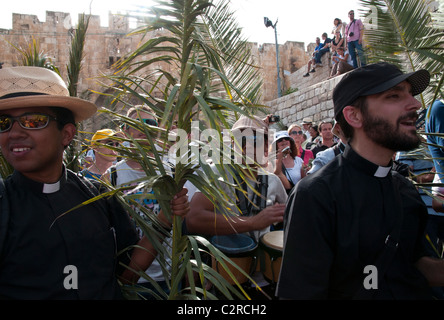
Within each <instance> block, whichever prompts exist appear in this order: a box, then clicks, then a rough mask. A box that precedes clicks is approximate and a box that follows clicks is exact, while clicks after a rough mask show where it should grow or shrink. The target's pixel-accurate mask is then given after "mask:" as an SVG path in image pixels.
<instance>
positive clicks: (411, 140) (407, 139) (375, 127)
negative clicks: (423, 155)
mask: <svg viewBox="0 0 444 320" xmlns="http://www.w3.org/2000/svg"><path fill="white" fill-rule="evenodd" d="M412 117H414V118H415V119H416V118H417V113H416V112H414V111H412V112H410V113H408V114H407V115H405V116H403V117H401V118H399V119H398V121H397V122H396V126H393V125H391V124H390V123H389V122H387V121H386V120H385V119H382V118H378V117H372V116H370V115H369V114H368V113H367V114H365V115H364V121H363V129H364V132H365V133H366V134H367V136H368V137H369V138H370V139H371V140H373V141H374V142H376V143H377V144H379V145H380V146H382V147H385V148H387V149H389V150H393V151H410V150H413V149H416V148H417V147H419V145H420V144H421V140H420V138H419V136H418V134H417V132H416V130H415V131H414V132H413V130H412V132H411V133H412V134H403V133H400V132H399V126H400V123H401V122H402V121H403V120H404V119H408V118H412Z"/></svg>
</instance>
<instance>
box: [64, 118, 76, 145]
mask: <svg viewBox="0 0 444 320" xmlns="http://www.w3.org/2000/svg"><path fill="white" fill-rule="evenodd" d="M76 132H77V128H76V126H75V125H74V124H72V123H68V124H66V125H65V126H64V127H63V129H62V132H61V133H62V143H63V146H64V148H66V147H67V146H69V144H70V143H71V141H72V140H73V139H74V136H75V135H76Z"/></svg>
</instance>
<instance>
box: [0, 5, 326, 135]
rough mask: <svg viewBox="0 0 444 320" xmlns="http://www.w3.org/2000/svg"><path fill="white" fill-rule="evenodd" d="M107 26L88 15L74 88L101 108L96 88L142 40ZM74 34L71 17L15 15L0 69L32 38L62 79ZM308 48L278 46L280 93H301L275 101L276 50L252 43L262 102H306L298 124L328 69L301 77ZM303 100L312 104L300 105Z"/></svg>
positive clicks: (1, 34) (2, 37) (124, 21)
mask: <svg viewBox="0 0 444 320" xmlns="http://www.w3.org/2000/svg"><path fill="white" fill-rule="evenodd" d="M108 25H109V26H108V27H102V26H101V24H100V17H99V16H91V18H90V23H89V27H88V32H87V36H86V41H85V55H84V60H83V69H82V72H81V77H80V82H79V84H78V95H79V96H81V97H87V98H88V99H89V100H91V101H93V102H94V103H96V105H98V106H99V107H101V106H103V103H104V98H103V96H100V95H98V94H96V93H94V92H104V91H105V88H104V87H103V86H102V85H101V84H100V82H102V81H103V78H102V76H103V75H109V74H112V73H113V72H114V71H115V70H114V69H113V63H114V62H116V61H117V60H119V59H120V58H121V57H123V56H124V55H125V54H127V53H129V52H131V51H133V50H134V49H136V48H137V46H138V45H139V44H140V43H141V41H142V36H140V35H132V36H128V34H129V33H130V32H131V31H132V30H131V29H130V24H129V21H128V18H127V17H126V16H122V15H113V14H110V15H109V23H108ZM74 32H75V30H74V29H73V26H72V24H71V17H70V15H69V14H68V13H64V12H52V11H47V12H46V21H44V22H42V21H39V19H38V17H37V16H36V15H25V14H17V13H14V14H13V28H12V29H11V30H6V29H0V46H1V48H2V50H1V51H0V62H2V63H4V65H3V67H9V66H16V65H19V62H18V59H20V57H21V55H20V53H19V51H18V50H17V49H16V48H15V47H18V48H22V49H24V48H26V47H27V46H28V45H29V43H31V41H32V39H35V40H36V41H37V42H38V43H39V46H40V50H41V51H42V52H43V53H45V54H46V55H48V56H49V58H50V59H51V61H52V63H53V64H55V65H56V66H57V67H59V70H60V72H61V74H62V77H63V78H64V79H66V78H67V77H66V73H67V72H66V65H67V63H68V57H69V49H70V46H71V40H72V37H73V34H74ZM159 35H160V32H153V33H151V34H150V35H148V38H149V37H156V36H159ZM146 39H147V38H145V40H144V41H146ZM14 46H15V47H14ZM311 46H312V45H309V46H308V48H309V52H310V53H308V52H307V51H306V50H305V48H304V43H302V42H294V41H288V42H286V43H285V44H283V45H279V62H280V66H279V67H280V75H281V83H282V93H283V94H284V93H285V91H286V90H287V89H289V88H292V89H295V88H298V90H299V91H298V92H296V93H294V94H291V95H290V96H285V97H283V98H281V99H278V100H275V99H276V98H277V96H278V95H277V91H278V90H277V79H276V76H277V70H276V46H275V44H269V43H267V44H262V45H258V44H257V43H251V48H252V55H253V59H254V62H255V64H256V65H258V66H260V68H261V74H262V78H263V83H264V85H263V91H262V102H263V103H265V104H271V105H273V108H275V110H276V113H277V114H282V115H283V114H286V115H290V113H292V111H294V110H295V108H290V109H288V108H287V107H285V108H284V107H282V106H281V101H285V104H286V105H288V103H289V102H288V101H290V100H291V101H293V100H294V99H296V98H295V97H298V98H297V99H298V100H299V101H300V103H302V102H304V104H303V106H302V105H298V107H297V109H298V113H297V117H296V119H299V118H300V117H299V115H301V114H302V113H305V114H307V113H310V112H311V111H304V112H302V111H300V110H299V109H300V108H303V107H305V106H307V107H311V105H312V103H313V98H308V97H309V96H310V94H309V95H306V94H303V93H304V92H306V91H307V90H306V88H308V87H310V86H313V84H314V83H316V82H319V81H322V80H323V79H325V78H326V77H327V75H326V74H325V72H326V70H327V68H324V70H319V72H316V74H313V75H312V76H310V78H302V75H303V74H304V73H306V65H307V63H308V60H309V57H310V56H311V51H312V50H313V48H312V47H311ZM326 56H327V55H325V57H324V58H326ZM324 58H323V59H324ZM324 64H327V65H329V60H326V63H324ZM157 67H159V66H157ZM162 68H165V69H168V68H170V69H171V68H172V66H170V65H162ZM169 71H171V70H169ZM147 72H148V71H147ZM319 90H321V89H318V91H319ZM313 95H314V94H313ZM316 96H317V95H316ZM302 97H304V98H302ZM305 97H307V99H312V100H311V101H309V100H307V101H302V100H304V99H305ZM316 99H319V98H318V97H314V101H315V102H316ZM322 99H323V98H322ZM268 102H269V103H268ZM293 105H294V104H293V103H292V106H293ZM324 107H325V106H323V108H324ZM287 109H288V110H287ZM310 110H311V109H310ZM294 117H295V115H294V114H291V117H289V119H290V118H291V119H293V118H294ZM283 118H284V117H283ZM288 121H290V120H288ZM291 121H293V120H291ZM87 126H88V127H89V130H91V131H95V130H97V129H100V128H101V123H100V121H96V120H95V119H94V118H93V119H91V121H90V123H88V124H87Z"/></svg>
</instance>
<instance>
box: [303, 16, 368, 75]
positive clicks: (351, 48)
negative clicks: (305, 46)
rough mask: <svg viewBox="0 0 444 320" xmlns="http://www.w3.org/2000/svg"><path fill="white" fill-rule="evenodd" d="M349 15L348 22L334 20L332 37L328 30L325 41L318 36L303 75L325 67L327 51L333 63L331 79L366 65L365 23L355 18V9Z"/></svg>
mask: <svg viewBox="0 0 444 320" xmlns="http://www.w3.org/2000/svg"><path fill="white" fill-rule="evenodd" d="M348 17H349V22H348V23H346V22H343V21H342V20H341V19H339V18H335V19H334V20H333V30H332V31H331V34H332V35H331V37H329V36H328V33H327V32H324V33H323V34H322V41H323V42H321V39H320V38H319V37H317V38H316V47H315V49H314V51H313V53H312V58H311V59H310V60H309V61H308V65H307V73H305V74H304V75H303V77H309V76H310V73H313V72H316V69H317V68H320V67H323V64H322V62H321V57H322V56H323V55H324V54H325V53H327V52H330V53H331V64H332V68H331V71H330V76H329V77H328V78H329V79H330V78H333V77H336V76H338V75H341V74H344V73H346V72H349V71H351V70H353V69H356V68H357V67H358V66H360V67H361V66H365V65H366V58H365V54H364V49H363V44H362V40H363V35H364V25H363V23H362V21H361V19H355V13H354V11H353V10H350V11H349V12H348Z"/></svg>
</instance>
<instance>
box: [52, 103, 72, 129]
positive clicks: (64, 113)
mask: <svg viewBox="0 0 444 320" xmlns="http://www.w3.org/2000/svg"><path fill="white" fill-rule="evenodd" d="M49 109H50V110H51V111H52V112H53V113H54V115H55V117H56V119H57V129H59V130H62V129H63V127H64V126H65V125H67V124H68V123H72V124H73V125H76V122H75V120H74V114H73V113H72V111H71V110H69V109H66V108H63V107H49Z"/></svg>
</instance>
